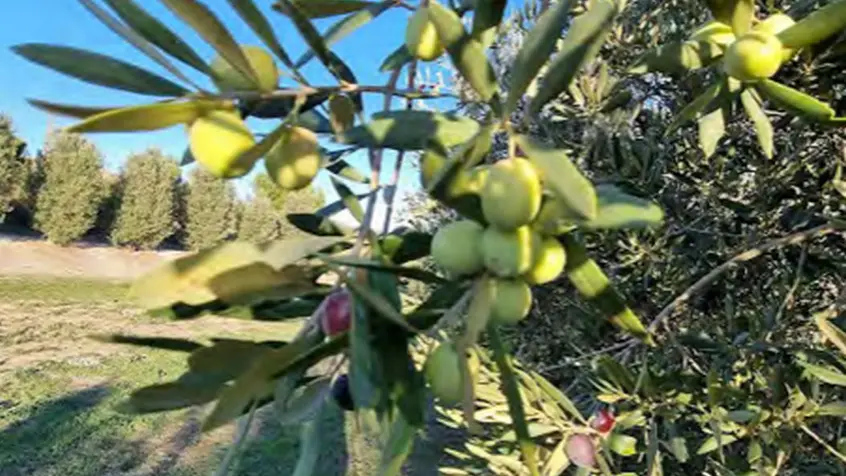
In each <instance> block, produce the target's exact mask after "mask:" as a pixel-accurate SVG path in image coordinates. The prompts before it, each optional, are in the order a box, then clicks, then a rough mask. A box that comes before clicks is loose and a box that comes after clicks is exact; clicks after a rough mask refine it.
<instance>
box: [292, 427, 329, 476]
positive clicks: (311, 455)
mask: <svg viewBox="0 0 846 476" xmlns="http://www.w3.org/2000/svg"><path fill="white" fill-rule="evenodd" d="M324 442H325V435H324V434H323V433H322V432H321V431H320V417H319V415H317V416H315V418H313V419H311V420H308V421H306V422H305V423H303V425H302V428H301V429H300V450H299V456H298V457H297V466H296V467H294V472H293V473H292V476H313V475H314V473H315V468H316V467H317V462H318V460H319V459H320V454H321V448H322V447H323V444H324Z"/></svg>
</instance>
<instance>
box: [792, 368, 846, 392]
mask: <svg viewBox="0 0 846 476" xmlns="http://www.w3.org/2000/svg"><path fill="white" fill-rule="evenodd" d="M800 365H802V368H803V369H805V372H806V373H807V375H811V376H813V377H815V378H817V379H818V380H820V381H821V382H825V383H828V384H831V385H838V386H841V387H846V374H844V373H843V372H841V371H839V370H837V369H835V368H833V367H830V366H829V367H822V366H819V365H812V364H808V363H801V364H800Z"/></svg>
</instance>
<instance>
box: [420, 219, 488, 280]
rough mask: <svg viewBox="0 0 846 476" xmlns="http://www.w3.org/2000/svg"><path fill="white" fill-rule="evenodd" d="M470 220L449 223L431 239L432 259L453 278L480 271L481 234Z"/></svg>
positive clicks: (479, 228) (476, 225) (479, 227)
mask: <svg viewBox="0 0 846 476" xmlns="http://www.w3.org/2000/svg"><path fill="white" fill-rule="evenodd" d="M483 231H484V229H483V228H482V226H481V225H479V224H478V223H476V222H474V221H472V220H459V221H456V222H453V223H450V224H448V225H446V226H444V227H443V228H441V229H440V230H438V232H437V233H435V237H434V238H432V258H433V259H434V260H435V263H437V264H438V266H440V267H441V268H443V269H444V270H445V271H446V272H447V273H449V274H451V275H453V276H463V275H467V274H473V273H477V272H479V271H481V270H482V267H483V262H482V250H481V244H482V232H483Z"/></svg>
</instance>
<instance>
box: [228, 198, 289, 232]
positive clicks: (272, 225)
mask: <svg viewBox="0 0 846 476" xmlns="http://www.w3.org/2000/svg"><path fill="white" fill-rule="evenodd" d="M282 225H283V223H282V217H281V216H280V215H279V212H277V211H276V209H275V208H273V204H272V203H271V202H270V200H268V199H267V198H266V197H262V196H255V197H253V198H252V199H250V200H249V201H246V202H242V203H241V219H240V221H239V223H238V239H239V240H243V241H249V242H252V243H264V242H267V241H271V240H276V239H279V238H281V237H282Z"/></svg>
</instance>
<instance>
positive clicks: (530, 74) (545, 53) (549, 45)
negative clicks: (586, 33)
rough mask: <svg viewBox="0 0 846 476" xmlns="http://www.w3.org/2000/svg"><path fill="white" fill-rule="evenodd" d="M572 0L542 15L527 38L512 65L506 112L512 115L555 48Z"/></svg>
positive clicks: (562, 1) (555, 5) (560, 2)
mask: <svg viewBox="0 0 846 476" xmlns="http://www.w3.org/2000/svg"><path fill="white" fill-rule="evenodd" d="M572 7H573V1H572V0H561V1H559V2H557V3H555V4H554V5H552V6H551V7H550V8H549V9H548V10H547V11H545V12H544V13H543V14H542V15H541V16H540V18H538V20H537V22H536V23H535V25H534V27H532V29H531V30H530V31H529V33H528V34H527V35H526V38H525V39H524V40H523V46H522V47H521V48H520V51H518V52H517V56H516V57H515V58H514V63H513V64H512V66H511V87H510V88H509V90H508V99H507V101H506V103H505V114H506V115H508V114H511V113H512V112H514V110H515V109H516V108H517V104H518V103H519V101H520V98H521V97H523V94H524V93H525V92H526V89H527V88H528V87H529V84H531V82H532V80H533V79H535V76H537V74H538V71H540V69H541V67H542V66H543V65H544V63H546V61H547V59H548V58H549V55H551V54H552V52H553V51H554V50H555V44H556V43H557V42H558V39H559V37H560V36H561V31H562V30H563V29H564V27H565V26H566V25H567V19H568V18H569V17H570V10H571V9H572Z"/></svg>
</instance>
